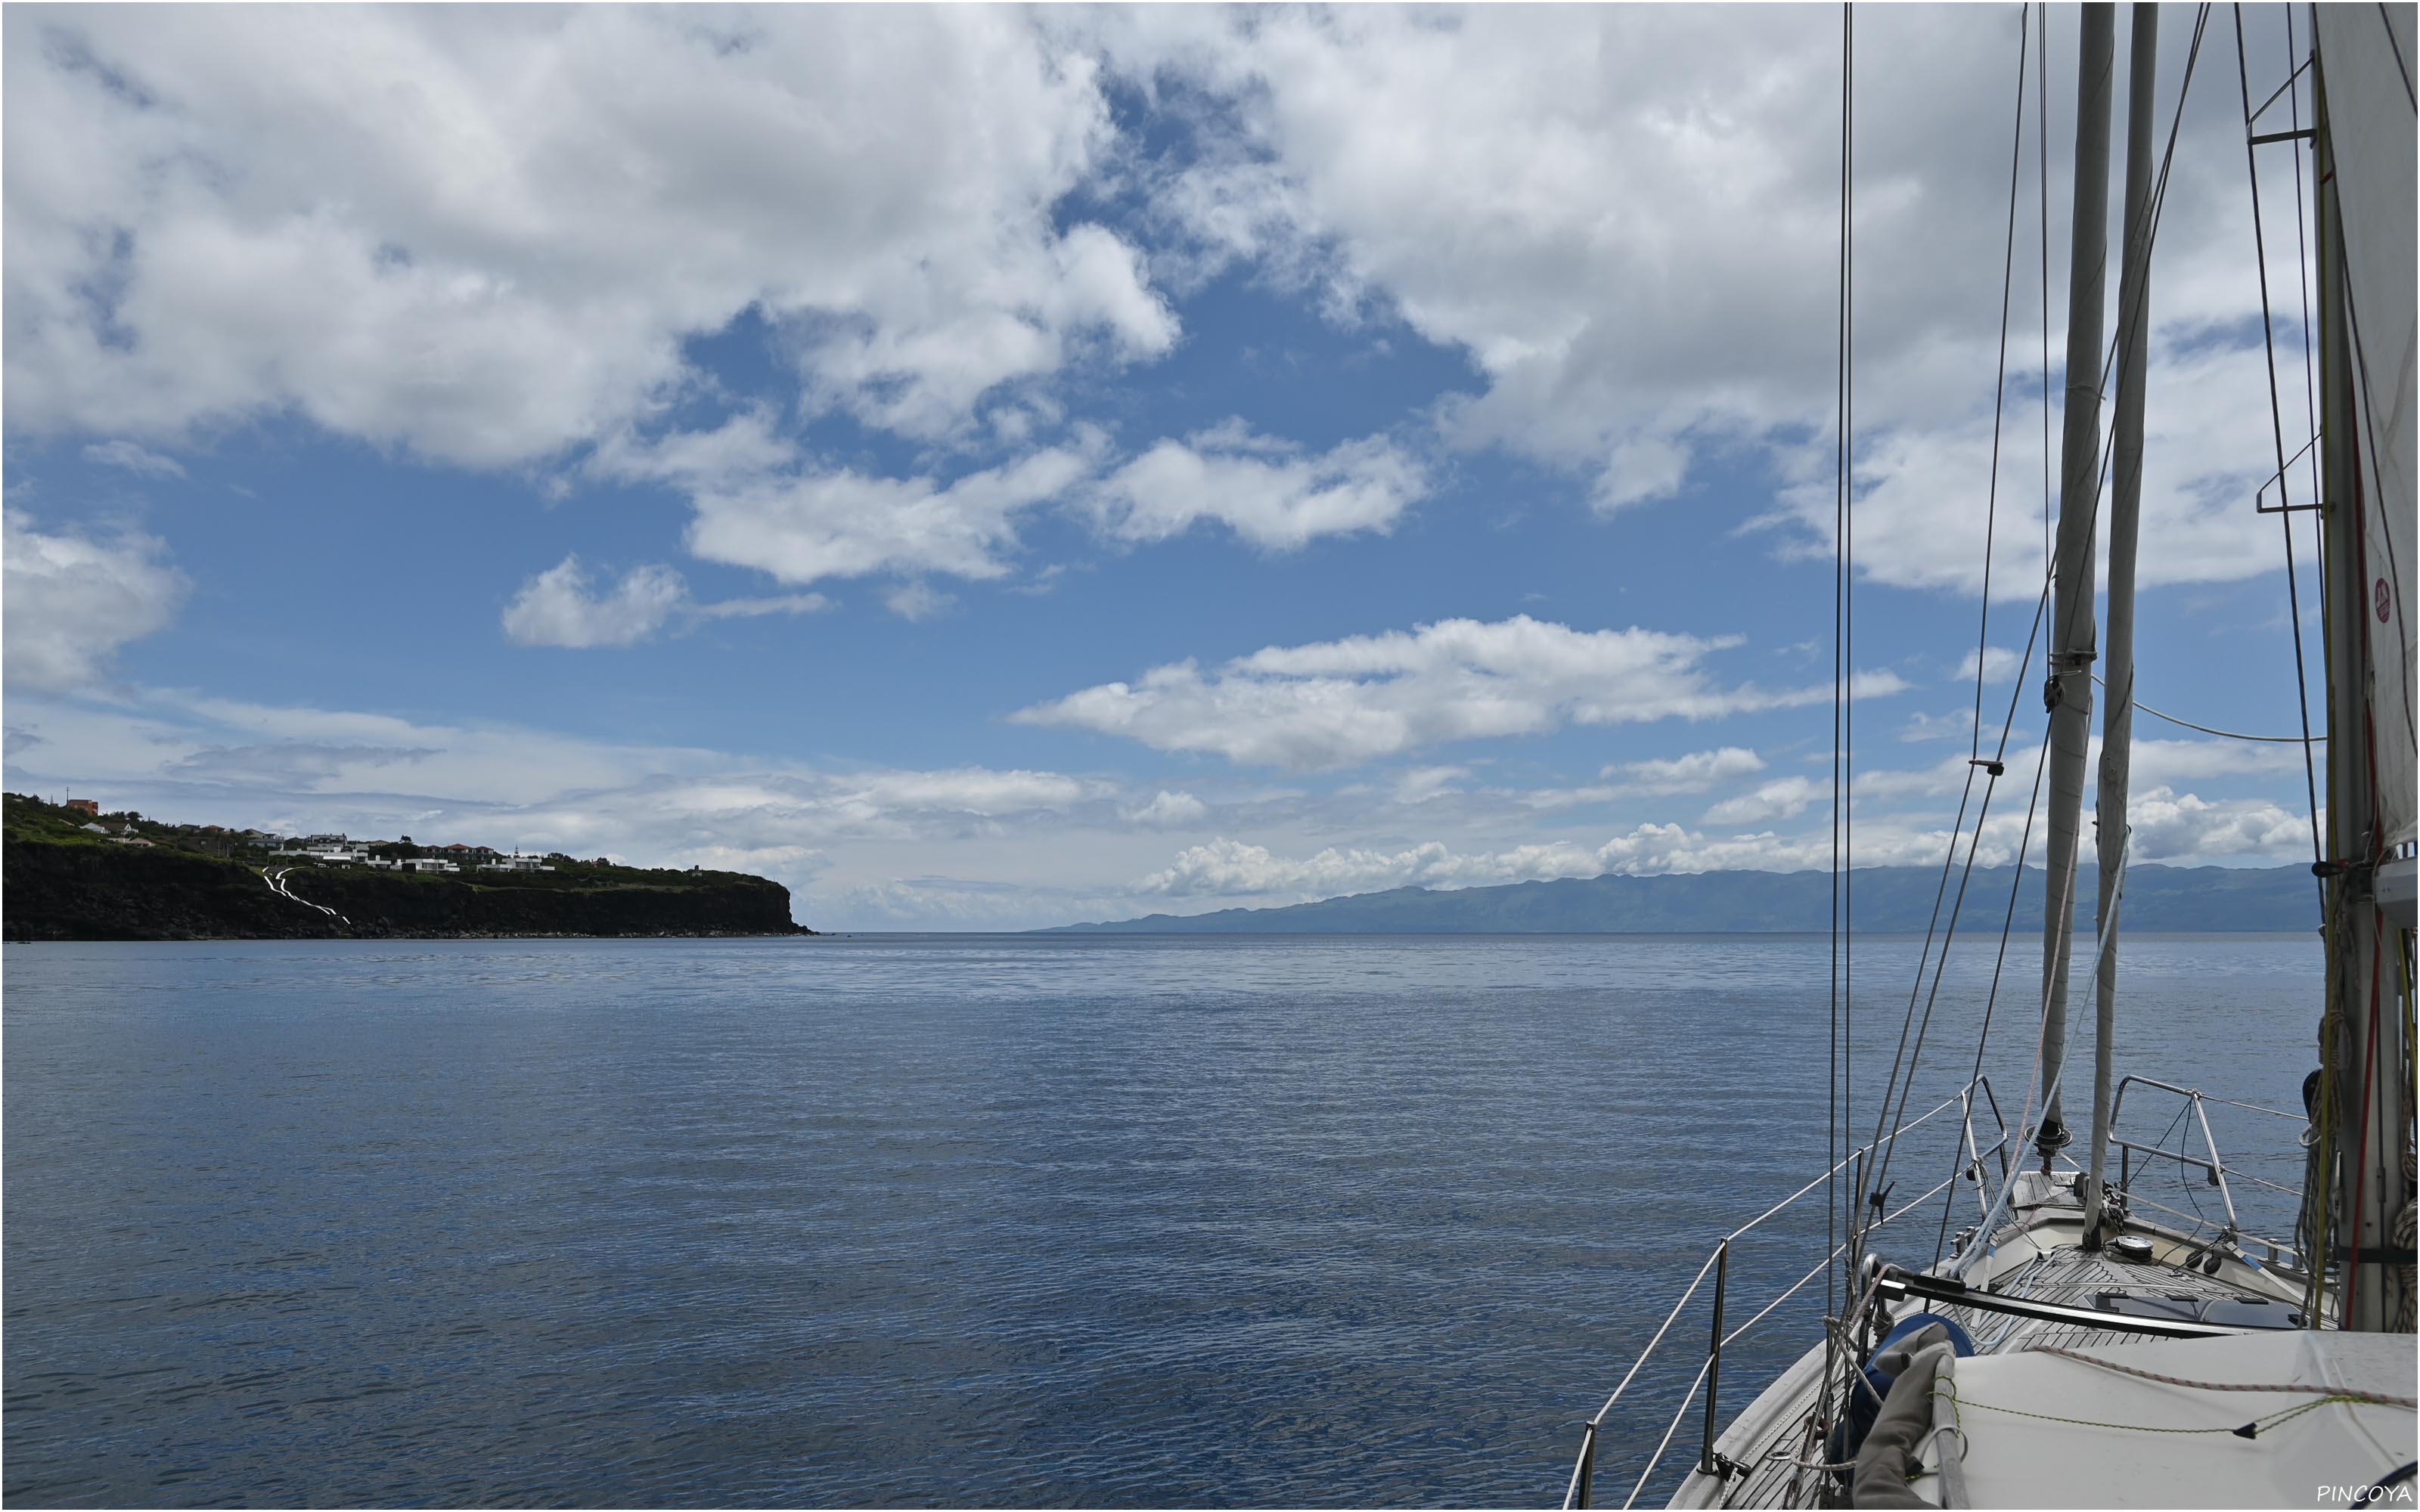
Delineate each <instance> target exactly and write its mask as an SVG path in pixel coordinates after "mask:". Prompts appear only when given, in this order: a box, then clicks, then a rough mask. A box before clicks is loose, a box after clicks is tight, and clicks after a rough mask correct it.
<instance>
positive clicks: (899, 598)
mask: <svg viewBox="0 0 2420 1512" xmlns="http://www.w3.org/2000/svg"><path fill="white" fill-rule="evenodd" d="M956 602H957V598H956V596H955V595H954V594H945V593H942V592H941V591H940V590H939V589H937V588H934V587H933V586H931V585H930V584H928V583H924V582H922V581H918V582H905V583H901V584H900V585H899V586H898V587H896V588H893V589H892V590H891V591H890V592H889V593H887V594H883V595H882V605H883V607H884V608H885V609H889V610H890V611H891V612H892V613H893V614H896V615H898V616H899V617H900V618H901V619H903V620H929V619H931V618H932V617H933V616H934V615H936V614H939V613H940V612H941V611H942V610H943V609H948V608H949V607H950V606H951V605H953V604H954V603H956Z"/></svg>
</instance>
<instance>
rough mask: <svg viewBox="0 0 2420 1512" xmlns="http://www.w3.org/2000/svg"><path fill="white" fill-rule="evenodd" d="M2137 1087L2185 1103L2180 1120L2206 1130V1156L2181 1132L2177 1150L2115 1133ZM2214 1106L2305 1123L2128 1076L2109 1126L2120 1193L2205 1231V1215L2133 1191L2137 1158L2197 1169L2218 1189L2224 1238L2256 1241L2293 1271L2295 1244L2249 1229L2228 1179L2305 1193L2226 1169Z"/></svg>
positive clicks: (2256, 1105)
mask: <svg viewBox="0 0 2420 1512" xmlns="http://www.w3.org/2000/svg"><path fill="white" fill-rule="evenodd" d="M2133 1087H2141V1088H2147V1089H2149V1090H2151V1091H2156V1092H2163V1093H2166V1094H2168V1095H2170V1096H2174V1097H2180V1098H2182V1099H2184V1103H2185V1105H2184V1106H2183V1107H2182V1108H2181V1109H2180V1110H2179V1118H2178V1122H2179V1123H2181V1122H2182V1121H2183V1119H2184V1118H2185V1117H2186V1116H2188V1115H2190V1116H2191V1118H2192V1119H2193V1122H2194V1125H2195V1127H2196V1128H2198V1129H2199V1130H2200V1131H2201V1141H2202V1149H2203V1151H2204V1153H2202V1154H2199V1155H2196V1154H2195V1153H2194V1152H2193V1150H2192V1149H2191V1148H2190V1146H2189V1145H2188V1143H2187V1139H2186V1136H2185V1135H2184V1134H2182V1133H2180V1134H2179V1136H2178V1139H2177V1143H2176V1147H2175V1148H2174V1149H2170V1148H2169V1147H2168V1146H2166V1145H2164V1144H2157V1145H2146V1144H2141V1143H2138V1142H2136V1141H2134V1140H2131V1139H2121V1138H2119V1137H2118V1135H2117V1134H2115V1133H2114V1131H2115V1130H2117V1129H2118V1127H2119V1116H2120V1115H2121V1114H2122V1113H2123V1111H2124V1109H2125V1106H2126V1092H2127V1089H2128V1088H2133ZM2210 1103H2220V1104H2222V1105H2224V1106H2227V1107H2237V1108H2243V1109H2247V1110H2248V1111H2250V1112H2254V1113H2265V1114H2267V1115H2269V1116H2270V1117H2271V1118H2273V1119H2289V1120H2294V1121H2301V1120H2299V1119H2296V1116H2295V1115H2293V1114H2291V1113H2288V1112H2286V1111H2284V1110H2283V1109H2279V1108H2264V1107H2262V1106H2261V1105H2260V1104H2259V1103H2239V1102H2236V1101H2235V1100H2234V1099H2232V1098H2223V1097H2211V1096H2210V1095H2209V1094H2207V1093H2204V1092H2201V1091H2198V1090H2196V1089H2195V1088H2190V1087H2179V1086H2177V1085H2176V1084H2175V1083H2174V1082H2163V1081H2158V1080H2155V1079H2153V1078H2152V1077H2149V1076H2128V1077H2125V1078H2124V1079H2122V1080H2121V1081H2119V1082H2118V1090H2117V1094H2116V1095H2115V1096H2114V1097H2112V1098H2111V1099H2110V1103H2109V1127H2110V1129H2111V1130H2112V1131H2113V1133H2112V1134H2110V1136H2109V1143H2110V1144H2111V1145H2112V1146H2113V1147H2115V1148H2116V1149H2117V1150H2118V1191H2120V1192H2123V1193H2125V1194H2126V1195H2127V1201H2128V1202H2129V1203H2130V1204H2131V1205H2135V1206H2141V1207H2148V1208H2156V1209H2158V1210H2159V1211H2162V1212H2164V1213H2166V1214H2168V1215H2169V1216H2171V1217H2174V1218H2180V1219H2183V1220H2184V1221H2186V1222H2187V1223H2189V1224H2191V1225H2193V1226H2194V1227H2197V1228H2206V1227H2209V1223H2210V1220H2209V1219H2208V1218H2207V1217H2206V1216H2204V1215H2203V1214H2200V1213H2188V1212H2181V1211H2178V1210H2177V1209H2175V1208H2171V1207H2168V1206H2166V1205H2164V1204H2163V1203H2159V1202H2154V1201H2152V1200H2150V1199H2149V1198H2148V1197H2145V1196H2141V1195H2140V1194H2137V1193H2135V1192H2134V1191H2133V1180H2134V1174H2135V1172H2134V1157H2136V1156H2137V1155H2139V1156H2141V1157H2143V1158H2144V1160H2145V1161H2147V1162H2149V1161H2168V1162H2171V1163H2173V1164H2175V1165H2181V1166H2184V1167H2186V1168H2188V1169H2192V1170H2198V1171H2200V1172H2202V1173H2203V1174H2204V1175H2205V1176H2206V1177H2207V1178H2208V1180H2209V1182H2210V1184H2211V1186H2213V1187H2216V1188H2217V1189H2218V1200H2219V1206H2220V1208H2221V1209H2222V1210H2223V1211H2225V1212H2226V1227H2225V1228H2224V1229H2223V1230H2222V1231H2221V1234H2220V1237H2221V1238H2224V1239H2226V1240H2229V1241H2231V1242H2238V1243H2239V1244H2240V1242H2242V1241H2243V1240H2251V1241H2253V1242H2256V1243H2257V1244H2259V1245H2261V1246H2262V1247H2263V1248H2265V1249H2266V1250H2267V1251H2268V1252H2269V1259H2270V1262H2271V1263H2273V1264H2277V1265H2284V1266H2288V1267H2292V1266H2294V1265H2296V1263H2297V1257H2296V1256H2295V1252H2294V1247H2293V1246H2292V1245H2291V1244H2286V1243H2281V1242H2278V1241H2276V1240H2273V1239H2267V1238H2263V1237H2262V1236H2260V1235H2258V1234H2255V1233H2251V1232H2248V1231H2247V1230H2246V1229H2245V1228H2244V1227H2243V1222H2242V1217H2241V1216H2240V1215H2239V1214H2238V1213H2237V1212H2236V1210H2235V1193H2234V1190H2233V1188H2232V1187H2230V1186H2229V1185H2228V1181H2229V1180H2230V1179H2232V1180H2236V1181H2242V1182H2245V1183H2248V1184H2250V1185H2253V1186H2259V1187H2265V1188H2267V1189H2268V1190H2270V1191H2272V1192H2277V1193H2282V1194H2283V1195H2285V1196H2289V1197H2293V1198H2296V1199H2297V1200H2299V1199H2300V1198H2301V1196H2302V1193H2301V1192H2300V1191H2299V1190H2297V1189H2296V1188H2293V1187H2290V1186H2285V1185H2282V1184H2280V1183H2278V1182H2276V1181H2271V1180H2264V1179H2263V1178H2260V1177H2257V1176H2255V1175H2253V1174H2252V1173H2251V1172H2249V1171H2244V1170H2240V1169H2232V1168H2230V1167H2229V1166H2228V1165H2227V1164H2226V1158H2225V1157H2224V1156H2222V1155H2220V1153H2219V1151H2218V1138H2217V1136H2216V1135H2215V1134H2212V1133H2211V1127H2210V1111H2209V1106H2208V1104H2210Z"/></svg>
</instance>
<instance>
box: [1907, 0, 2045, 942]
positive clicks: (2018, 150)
mask: <svg viewBox="0 0 2420 1512" xmlns="http://www.w3.org/2000/svg"><path fill="white" fill-rule="evenodd" d="M2032 10H2033V7H2032V6H2031V5H2030V4H2027V5H2025V6H2024V7H2022V8H2019V9H2018V11H2017V120H2016V125H2015V127H2014V128H2013V129H2012V130H2011V131H2009V235H2008V239H2007V241H2006V243H2005V244H2004V245H2003V247H2002V248H2001V252H2000V351H1999V358H1998V368H1997V372H1996V376H1995V378H1994V381H1993V385H1992V482H1991V486H1990V487H1989V488H1988V489H1987V490H1986V491H1985V493H1984V497H1983V609H1982V613H1981V615H1980V616H1979V618H1980V619H1981V621H1982V623H1981V625H1978V627H1977V628H1976V631H1975V729H1974V733H1973V735H1972V736H1971V738H1969V740H1968V741H1967V748H1966V754H1967V755H1968V756H1970V757H1973V756H1980V755H1982V754H1983V664H1984V662H1985V661H1987V660H1989V659H1990V658H1989V657H1988V656H1986V655H1985V653H1986V652H1988V651H1989V650H1990V648H1991V641H1992V548H1993V546H1995V545H1997V544H1998V541H1999V536H1998V533H1997V529H1996V527H1997V524H1998V521H1999V508H2000V421H2001V419H2002V417H2003V416H2004V415H2005V413H2006V412H2007V409H2008V396H2009V290H2010V289H2011V288H2013V287H2014V286H2015V282H2016V268H2017V169H2018V167H2019V165H2020V164H2021V163H2022V162H2024V154H2025V64H2026V62H2027V61H2028V52H2027V49H2026V46H2025V43H2026V39H2027V26H2028V24H2029V23H2030V20H2031V14H2032ZM1974 774H1975V768H1974V766H1973V765H1972V764H1969V765H1968V766H1967V768H1966V776H1967V782H1968V784H1969V785H1970V786H1971V785H1972V784H1973V781H1974ZM1958 808H1959V812H1960V814H1961V815H1963V814H1964V812H1965V808H1966V800H1965V799H1964V798H1963V797H1961V798H1960V799H1959V801H1958ZM1935 906H1936V907H1937V906H1939V904H1938V900H1936V901H1935ZM1928 933H1930V932H1928Z"/></svg>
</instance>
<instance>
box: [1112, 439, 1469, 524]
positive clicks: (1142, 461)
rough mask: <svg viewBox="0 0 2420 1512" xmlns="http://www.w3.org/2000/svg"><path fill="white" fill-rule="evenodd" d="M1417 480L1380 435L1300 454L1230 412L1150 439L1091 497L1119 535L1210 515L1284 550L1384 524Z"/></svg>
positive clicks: (1410, 498) (1420, 481)
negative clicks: (1193, 431)
mask: <svg viewBox="0 0 2420 1512" xmlns="http://www.w3.org/2000/svg"><path fill="white" fill-rule="evenodd" d="M1426 489H1427V483H1426V480H1425V478H1424V476H1423V474H1422V471H1421V469H1420V467H1419V464H1418V463H1417V462H1415V461H1414V460H1413V459H1412V458H1411V457H1410V456H1409V455H1406V454H1405V453H1404V452H1403V451H1402V450H1400V449H1399V448H1397V447H1396V446H1395V445H1394V444H1393V443H1392V442H1390V441H1388V440H1384V439H1382V438H1376V437H1373V438H1370V439H1367V440H1357V441H1348V442H1346V443H1344V444H1343V445H1341V446H1338V447H1336V448H1334V449H1333V450H1331V451H1329V452H1327V453H1326V454H1324V455H1319V456H1302V455H1296V454H1295V449H1294V448H1293V447H1291V446H1288V445H1286V444H1284V443H1281V442H1280V443H1274V444H1273V443H1271V442H1270V441H1269V440H1267V439H1266V438H1264V437H1260V436H1256V435H1254V434H1253V433H1252V432H1251V431H1250V430H1249V429H1248V428H1247V427H1246V426H1245V425H1244V424H1243V423H1242V422H1241V421H1230V422H1229V423H1228V424H1226V425H1224V426H1221V427H1218V428H1217V429H1214V430H1209V431H1204V432H1201V433H1199V434H1197V435H1194V436H1192V437H1190V438H1188V439H1187V440H1183V441H1175V440H1163V441H1161V442H1159V443H1158V444H1157V445H1156V446H1154V447H1152V448H1151V449H1150V450H1149V451H1147V452H1144V453H1143V454H1142V455H1140V456H1138V457H1136V458H1135V459H1134V460H1132V461H1130V462H1128V463H1126V464H1125V466H1123V467H1121V468H1119V469H1118V470H1117V471H1115V472H1112V473H1110V474H1109V476H1108V477H1106V478H1104V479H1103V480H1101V484H1100V486H1099V487H1098V489H1097V490H1095V492H1094V496H1093V500H1094V512H1095V516H1096V517H1097V518H1098V519H1099V520H1100V522H1101V524H1102V525H1103V528H1104V529H1106V530H1107V531H1108V532H1109V534H1111V535H1113V536H1116V537H1118V538H1120V539H1124V540H1130V541H1157V540H1165V539H1167V538H1168V537H1170V536H1172V535H1181V534H1183V533H1184V532H1186V531H1187V530H1189V529H1191V528H1192V527H1193V525H1194V524H1195V523H1197V522H1198V521H1202V520H1216V521H1218V522H1219V523H1221V524H1224V525H1225V526H1227V527H1228V528H1229V529H1230V530H1233V532H1235V533H1236V534H1237V535H1239V536H1242V537H1243V538H1244V539H1245V540H1247V541H1249V542H1251V543H1252V544H1253V545H1255V546H1260V547H1265V548H1270V549H1273V550H1292V549H1295V548H1299V547H1301V546H1303V545H1305V544H1306V543H1308V542H1310V541H1311V540H1312V539H1313V538H1315V537H1318V536H1322V535H1340V534H1348V533H1351V532H1357V531H1385V530H1387V529H1388V528H1389V527H1391V526H1392V525H1393V524H1394V522H1395V518H1396V517H1397V516H1399V515H1401V514H1402V513H1403V512H1404V509H1405V507H1407V506H1408V505H1410V504H1411V503H1413V502H1414V501H1417V500H1419V498H1420V497H1421V495H1422V494H1423V493H1424V492H1425V491H1426Z"/></svg>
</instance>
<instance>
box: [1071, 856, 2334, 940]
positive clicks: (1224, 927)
mask: <svg viewBox="0 0 2420 1512" xmlns="http://www.w3.org/2000/svg"><path fill="white" fill-rule="evenodd" d="M1850 877H1851V879H1852V880H1851V884H1850V886H1851V896H1852V898H1853V901H1854V905H1855V912H1854V919H1855V926H1856V928H1857V930H1858V931H1859V932H1860V933H1867V932H1870V933H1910V932H1913V933H1923V931H1924V929H1925V927H1926V924H1927V921H1928V920H1929V919H1930V918H1931V914H1932V908H1933V900H1934V898H1935V896H1936V895H1937V894H1938V892H1939V889H1940V887H1941V872H1940V869H1939V868H1937V867H1916V866H1882V867H1869V868H1863V869H1860V870H1858V871H1856V872H1851V873H1850ZM2041 879H2042V873H2041V871H2040V868H2036V867H2029V868H2027V869H2026V871H2025V875H2024V883H2023V885H2022V887H2020V888H2019V892H2018V900H2017V921H2018V924H2019V926H2020V927H2021V928H2022V927H2025V926H2028V925H2030V926H2031V927H2032V928H2035V929H2039V928H2040V925H2041V911H2042V887H2041ZM2099 886H2100V884H2099V880H2098V876H2097V873H2096V872H2094V871H2093V870H2092V869H2091V868H2088V867H2087V868H2086V869H2085V871H2084V874H2083V877H2082V878H2081V881H2080V885H2079V887H2077V889H2076V890H2077V899H2076V911H2075V921H2076V927H2077V928H2078V929H2081V930H2089V929H2091V927H2092V910H2093V905H2094V900H2095V898H2096V897H2097V896H2098V895H2099ZM1949 887H1950V895H1951V896H1952V897H1954V896H1955V895H1956V891H1957V887H1958V878H1957V875H1956V873H1954V872H1953V873H1952V874H1951V876H1950V879H1949ZM1831 903H1832V876H1831V873H1830V872H1700V873H1699V874H1698V875H1695V876H1660V877H1629V876H1602V877H1586V878H1568V879H1565V880H1562V881H1557V882H1520V883H1514V884H1512V885H1511V886H1509V887H1463V888H1456V889H1453V890H1451V891H1442V892H1440V891H1435V890H1432V889H1430V888H1427V887H1397V888H1394V889H1392V890H1391V891H1388V892H1365V893H1359V894H1357V895H1355V896H1353V897H1349V898H1330V899H1327V900H1326V901H1325V902H1322V903H1295V904H1294V905H1292V906H1291V907H1285V908H1224V909H1220V910H1219V911H1218V912H1217V913H1211V914H1192V915H1186V916H1179V915H1174V914H1153V915H1151V916H1149V917H1147V918H1128V919H1121V920H1118V921H1116V922H1113V923H1099V924H1070V925H1066V926H1064V927H1063V928H1060V929H1055V930H1037V931H1034V932H1033V933H1047V934H1084V933H1118V934H1729V933H1787V932H1793V931H1805V932H1819V933H1820V932H1824V931H1828V930H1829V929H1830V928H1831V923H1830V918H1831ZM2008 906H2009V869H2008V868H2005V867H2001V868H1988V869H1987V868H1981V867H1978V868H1977V869H1976V871H1975V872H1974V874H1973V876H1972V877H1971V878H1970V879H1969V880H1968V881H1967V884H1966V905H1965V912H1964V915H1963V919H1964V923H1963V925H1962V928H1964V929H1966V930H1972V929H1974V928H1976V927H1977V926H1978V922H1979V921H1982V920H1989V921H1991V922H1992V923H1993V924H1997V923H1998V921H1999V920H2000V919H2001V918H2004V917H2005V916H2006V914H2007V910H2008ZM1943 910H1944V913H1945V915H1946V914H1947V903H1944V904H1943ZM2119 918H2120V921H2121V922H2122V924H2123V925H2124V927H2126V928H2127V929H2133V930H2158V931H2172V932H2174V931H2192V932H2209V933H2248V932H2258V931H2268V930H2304V929H2312V930H2315V929H2317V928H2318V927H2319V895H2318V891H2317V888H2316V887H2315V885H2314V884H2313V882H2312V880H2311V873H2310V871H2309V869H2308V868H2306V867H2299V866H2281V867H2272V868H2264V869H2260V870H2247V869H2241V868H2234V867H2217V866H2203V867H2171V866H2136V867H2131V868H2129V869H2128V870H2127V873H2126V901H2125V906H2124V909H2123V911H2122V912H2121V914H2120V916H2119Z"/></svg>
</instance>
